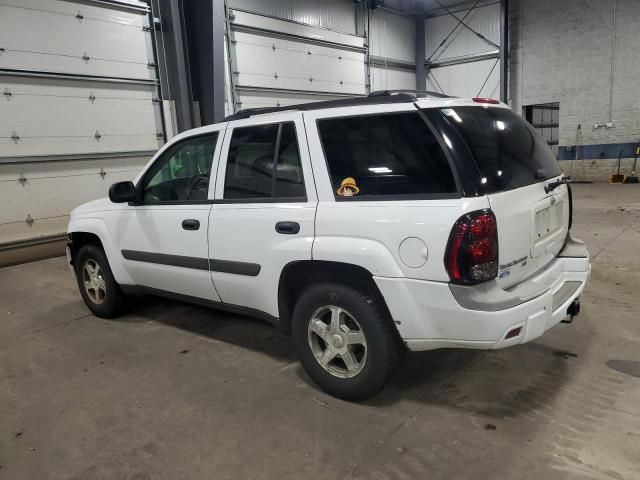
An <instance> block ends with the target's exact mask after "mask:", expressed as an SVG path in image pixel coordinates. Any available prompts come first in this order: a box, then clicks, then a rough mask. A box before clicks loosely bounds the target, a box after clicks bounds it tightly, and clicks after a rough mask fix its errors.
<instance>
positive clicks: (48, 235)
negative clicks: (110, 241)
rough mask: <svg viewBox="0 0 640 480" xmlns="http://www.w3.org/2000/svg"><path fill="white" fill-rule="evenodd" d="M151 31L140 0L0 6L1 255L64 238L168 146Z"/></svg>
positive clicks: (51, 0) (7, 1)
mask: <svg viewBox="0 0 640 480" xmlns="http://www.w3.org/2000/svg"><path fill="white" fill-rule="evenodd" d="M149 25H150V15H149V12H148V5H147V4H146V3H143V2H140V1H136V0H102V1H100V2H88V1H73V0H71V1H70V0H2V2H1V3H0V204H2V205H12V208H2V209H0V250H2V249H7V248H10V247H14V246H16V245H22V244H27V243H29V242H32V241H39V240H42V239H55V238H59V237H60V235H61V234H63V233H64V231H65V228H66V224H67V221H68V213H69V211H70V210H71V209H72V208H73V207H75V206H77V205H78V204H80V203H83V202H85V201H89V200H92V199H95V198H99V197H102V196H105V195H106V193H107V190H108V187H109V185H111V184H112V183H113V182H115V181H119V180H123V179H131V178H132V177H134V176H135V174H136V172H137V171H138V170H139V168H140V167H141V165H143V164H144V162H145V161H146V160H147V159H148V158H149V156H150V155H151V154H152V153H153V152H154V151H155V150H156V149H157V148H158V147H159V146H160V145H161V144H162V142H163V141H164V135H163V125H162V116H161V112H160V104H159V101H158V98H159V92H158V84H157V80H156V78H157V73H156V60H155V58H154V49H153V38H152V32H151V31H150V30H151V29H150V28H149ZM0 261H1V260H0Z"/></svg>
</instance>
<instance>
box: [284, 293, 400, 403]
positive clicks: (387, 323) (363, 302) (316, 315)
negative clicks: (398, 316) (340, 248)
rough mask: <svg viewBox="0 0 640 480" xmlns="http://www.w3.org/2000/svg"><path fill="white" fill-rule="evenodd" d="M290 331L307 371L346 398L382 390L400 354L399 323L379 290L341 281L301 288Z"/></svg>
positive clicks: (358, 398) (365, 396)
mask: <svg viewBox="0 0 640 480" xmlns="http://www.w3.org/2000/svg"><path fill="white" fill-rule="evenodd" d="M334 316H335V317H336V318H337V319H338V321H337V323H335V322H333V321H332V319H333V318H334ZM336 327H338V328H336ZM292 333H293V342H294V346H295V348H296V350H297V352H298V356H299V357H300V361H301V363H302V366H303V367H304V369H305V371H306V372H307V373H308V375H309V376H310V377H311V378H312V379H313V381H314V382H315V383H316V384H317V385H318V386H319V387H320V388H322V389H323V390H324V391H325V392H327V393H329V394H330V395H333V396H335V397H338V398H342V399H344V400H351V401H361V400H366V399H368V398H370V397H372V396H373V395H375V394H376V393H378V392H380V390H382V389H383V388H384V386H385V385H386V384H387V382H388V381H389V379H390V377H391V375H392V373H393V371H394V370H395V369H396V367H397V365H398V364H399V362H400V358H401V352H402V346H401V342H400V341H399V337H398V333H397V331H396V328H395V325H393V322H392V320H391V318H389V315H388V313H387V311H386V308H385V307H384V305H382V304H381V300H378V298H377V295H368V294H366V293H363V292H360V291H358V290H356V289H354V288H352V287H348V286H346V285H341V284H339V283H322V284H318V285H314V286H312V287H309V288H308V289H307V290H305V291H304V292H303V293H302V295H301V296H300V298H299V299H298V301H297V303H296V306H295V308H294V311H293V322H292ZM363 339H364V341H365V343H364V344H362V343H361V342H362V340H363ZM323 364H324V365H323Z"/></svg>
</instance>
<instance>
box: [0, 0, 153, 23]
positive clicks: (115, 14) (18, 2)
mask: <svg viewBox="0 0 640 480" xmlns="http://www.w3.org/2000/svg"><path fill="white" fill-rule="evenodd" d="M127 3H129V4H131V5H132V6H134V7H138V8H142V9H147V8H148V5H147V4H146V3H144V2H139V1H133V0H131V1H128V2H127ZM2 6H4V7H13V8H19V9H24V10H32V11H39V12H43V13H51V14H56V15H64V16H71V17H73V18H74V19H75V20H78V19H77V18H75V17H76V15H77V14H78V13H79V14H81V15H82V16H83V17H84V18H83V19H82V20H83V21H84V22H89V21H98V22H103V23H119V24H121V25H130V26H137V27H140V28H142V25H143V24H144V12H136V11H131V10H128V9H126V8H110V6H109V5H105V6H99V5H97V4H93V5H92V4H91V3H84V2H82V1H73V0H64V1H61V0H2Z"/></svg>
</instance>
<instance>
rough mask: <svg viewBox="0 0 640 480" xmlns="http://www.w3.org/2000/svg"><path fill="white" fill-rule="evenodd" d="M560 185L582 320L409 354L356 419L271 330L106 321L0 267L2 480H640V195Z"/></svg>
mask: <svg viewBox="0 0 640 480" xmlns="http://www.w3.org/2000/svg"><path fill="white" fill-rule="evenodd" d="M574 189H575V192H576V193H575V197H576V212H575V226H574V234H575V235H576V236H578V237H580V238H583V239H584V240H586V241H587V243H588V245H589V247H590V251H591V254H592V258H593V276H592V280H591V284H590V286H589V288H588V290H587V292H586V294H585V295H584V297H583V302H582V315H581V316H580V317H579V319H578V320H577V322H576V323H574V324H573V325H559V326H558V327H556V328H554V329H553V330H551V331H550V332H548V333H547V334H546V335H545V336H544V337H542V338H540V339H538V340H537V341H534V342H532V343H530V344H527V345H522V346H518V347H514V348H511V349H507V350H503V351H495V352H477V351H464V350H448V351H436V352H427V353H422V354H413V355H410V356H409V357H408V359H407V361H406V363H405V364H404V366H403V367H402V369H401V371H400V372H399V374H398V375H397V376H396V378H395V379H394V381H393V383H392V385H390V387H389V388H388V389H387V390H385V391H384V392H383V393H382V394H381V395H379V396H378V397H376V398H375V399H374V400H372V401H370V402H368V403H366V404H349V403H345V402H342V401H339V400H336V399H334V398H332V397H329V396H327V395H325V394H323V393H322V392H320V391H318V389H317V388H315V387H314V386H313V385H312V384H311V383H310V381H309V379H308V378H307V377H306V375H305V374H304V373H303V372H302V370H301V368H300V366H299V364H298V363H297V361H296V359H295V356H294V353H293V350H292V346H291V343H290V341H289V339H288V338H287V337H286V336H284V335H281V334H280V333H278V332H277V331H275V330H274V329H273V328H272V327H270V326H269V325H266V324H263V323H260V322H258V321H254V320H251V319H248V318H245V317H241V316H232V315H229V314H226V313H219V312H215V311H210V310H206V309H203V308H198V307H193V306H189V305H185V304H182V303H177V302H171V301H167V300H160V299H156V298H151V297H148V298H143V299H141V301H139V302H138V303H137V305H136V306H135V307H134V309H133V311H132V312H131V313H130V314H129V315H127V316H126V317H125V318H123V319H122V320H119V321H104V320H100V319H98V318H95V317H93V316H92V315H89V314H88V312H87V310H86V309H85V307H84V305H83V304H82V303H81V301H80V296H79V294H78V292H77V291H76V286H75V284H74V283H73V281H72V278H71V275H70V273H69V271H68V269H67V266H66V265H65V262H64V260H63V259H62V258H55V259H50V260H44V261H40V262H36V263H30V264H25V265H19V266H13V267H7V268H4V269H0V319H1V322H0V465H1V468H0V479H4V478H7V479H12V480H13V479H16V480H17V479H29V480H32V479H67V480H69V479H136V480H142V479H151V478H153V479H172V480H173V479H181V480H187V479H205V478H207V479H216V480H219V479H227V478H229V479H245V478H247V479H249V478H251V479H284V478H287V479H288V478H295V479H300V478H323V479H339V478H340V479H342V478H361V479H386V478H389V479H391V478H393V479H396V478H397V479H408V478H421V479H424V478H429V479H458V478H473V479H489V478H490V479H515V478H517V479H518V480H524V479H536V480H539V479H545V480H546V479H562V478H579V479H582V478H594V479H595V478H597V479H632V478H640V416H639V414H640V378H639V377H640V362H639V361H640V322H639V321H638V310H637V308H636V305H637V299H638V295H639V293H640V289H639V287H638V285H640V251H639V250H638V247H639V246H640V187H639V186H635V185H614V186H610V185H576V186H575V187H574ZM620 208H622V209H624V210H621V209H620ZM563 352H567V354H566V355H565V354H564V353H563Z"/></svg>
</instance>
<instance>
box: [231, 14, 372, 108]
mask: <svg viewBox="0 0 640 480" xmlns="http://www.w3.org/2000/svg"><path fill="white" fill-rule="evenodd" d="M232 19H233V22H232V25H231V32H230V37H229V39H230V43H229V57H230V62H231V66H230V68H231V71H232V80H231V85H232V88H233V89H234V91H235V97H236V98H235V99H236V105H238V107H239V108H253V107H270V106H284V105H291V104H294V103H305V102H310V101H318V100H329V99H334V98H340V97H342V96H353V95H364V94H365V48H364V40H363V38H362V37H359V36H356V35H351V34H347V33H340V32H336V31H333V30H328V29H324V28H317V27H313V26H309V25H303V24H300V23H296V22H290V21H286V20H280V19H276V18H272V17H267V16H263V15H258V14H254V13H250V12H245V11H242V10H237V9H235V10H233V11H232ZM238 102H239V103H238ZM238 107H237V108H238Z"/></svg>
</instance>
